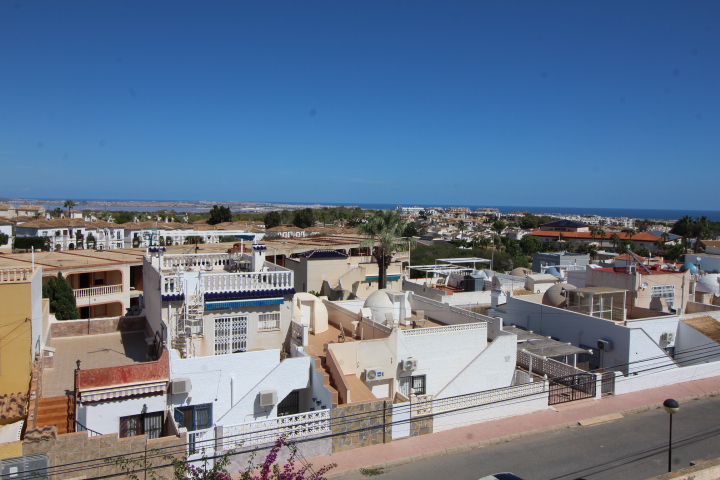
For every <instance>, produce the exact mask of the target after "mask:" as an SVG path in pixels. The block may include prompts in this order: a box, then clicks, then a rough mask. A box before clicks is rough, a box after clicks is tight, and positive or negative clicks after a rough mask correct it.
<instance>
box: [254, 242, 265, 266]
mask: <svg viewBox="0 0 720 480" xmlns="http://www.w3.org/2000/svg"><path fill="white" fill-rule="evenodd" d="M266 251H267V247H266V246H265V244H262V243H256V244H255V245H253V246H252V261H251V263H250V266H251V267H252V271H253V272H259V271H260V270H262V267H263V264H264V263H265V252H266Z"/></svg>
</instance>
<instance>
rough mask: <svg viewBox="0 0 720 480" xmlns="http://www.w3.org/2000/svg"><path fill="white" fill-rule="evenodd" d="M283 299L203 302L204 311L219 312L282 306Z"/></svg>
mask: <svg viewBox="0 0 720 480" xmlns="http://www.w3.org/2000/svg"><path fill="white" fill-rule="evenodd" d="M284 301H285V299H283V298H263V299H257V300H235V301H230V302H205V309H206V310H219V309H221V308H236V307H256V306H260V305H282V303H283V302H284Z"/></svg>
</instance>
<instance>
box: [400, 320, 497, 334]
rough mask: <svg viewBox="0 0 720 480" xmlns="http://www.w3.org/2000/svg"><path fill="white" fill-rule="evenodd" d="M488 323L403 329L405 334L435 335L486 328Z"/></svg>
mask: <svg viewBox="0 0 720 480" xmlns="http://www.w3.org/2000/svg"><path fill="white" fill-rule="evenodd" d="M486 329H487V323H463V324H462V325H446V326H444V327H431V328H415V329H412V330H403V331H402V333H403V335H406V336H413V335H434V334H436V333H445V332H460V331H464V330H486Z"/></svg>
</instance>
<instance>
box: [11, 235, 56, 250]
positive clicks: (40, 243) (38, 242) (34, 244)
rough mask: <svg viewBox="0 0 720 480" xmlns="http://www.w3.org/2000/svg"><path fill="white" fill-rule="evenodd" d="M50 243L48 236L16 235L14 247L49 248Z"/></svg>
mask: <svg viewBox="0 0 720 480" xmlns="http://www.w3.org/2000/svg"><path fill="white" fill-rule="evenodd" d="M49 245H50V239H49V238H48V237H15V242H14V243H13V248H15V249H16V250H30V249H31V248H35V250H38V251H40V250H47V249H48V246H49Z"/></svg>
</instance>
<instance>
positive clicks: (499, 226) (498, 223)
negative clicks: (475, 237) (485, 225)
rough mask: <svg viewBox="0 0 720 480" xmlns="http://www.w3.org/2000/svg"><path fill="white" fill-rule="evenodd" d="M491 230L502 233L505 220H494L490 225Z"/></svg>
mask: <svg viewBox="0 0 720 480" xmlns="http://www.w3.org/2000/svg"><path fill="white" fill-rule="evenodd" d="M490 228H491V229H492V231H493V232H495V233H497V234H498V235H500V234H502V232H503V230H505V222H503V221H502V220H500V219H499V218H498V219H497V220H495V221H494V222H493V223H492V227H490Z"/></svg>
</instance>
